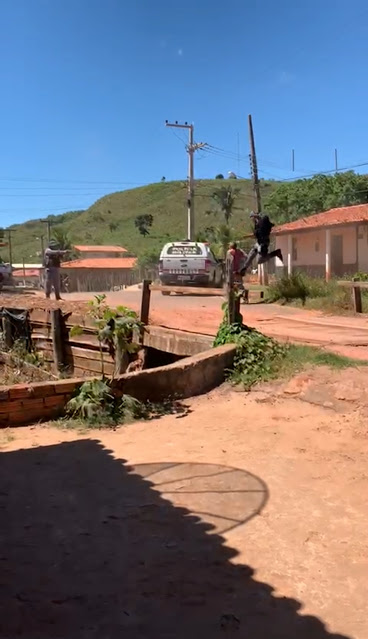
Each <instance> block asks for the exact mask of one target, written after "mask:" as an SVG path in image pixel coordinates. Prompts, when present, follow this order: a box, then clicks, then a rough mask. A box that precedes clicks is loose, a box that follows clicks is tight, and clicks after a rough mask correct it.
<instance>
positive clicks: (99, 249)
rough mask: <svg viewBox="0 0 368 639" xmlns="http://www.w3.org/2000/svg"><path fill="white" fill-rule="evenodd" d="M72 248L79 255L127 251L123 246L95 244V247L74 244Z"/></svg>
mask: <svg viewBox="0 0 368 639" xmlns="http://www.w3.org/2000/svg"><path fill="white" fill-rule="evenodd" d="M74 248H75V249H76V250H77V251H79V252H80V253H126V252H127V250H126V249H125V248H124V247H123V246H108V245H106V246H105V245H104V244H97V245H96V246H92V245H91V246H88V244H78V245H77V244H76V245H75V246H74Z"/></svg>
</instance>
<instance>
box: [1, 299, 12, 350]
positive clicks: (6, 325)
mask: <svg viewBox="0 0 368 639" xmlns="http://www.w3.org/2000/svg"><path fill="white" fill-rule="evenodd" d="M3 332H4V342H5V346H6V348H8V349H9V350H11V349H12V348H13V344H14V336H13V324H12V321H11V317H10V316H9V315H8V313H7V312H6V309H4V313H3Z"/></svg>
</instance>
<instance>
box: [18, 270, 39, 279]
mask: <svg viewBox="0 0 368 639" xmlns="http://www.w3.org/2000/svg"><path fill="white" fill-rule="evenodd" d="M39 275H40V269H39V268H26V269H24V270H23V269H18V270H16V271H13V277H38V276H39Z"/></svg>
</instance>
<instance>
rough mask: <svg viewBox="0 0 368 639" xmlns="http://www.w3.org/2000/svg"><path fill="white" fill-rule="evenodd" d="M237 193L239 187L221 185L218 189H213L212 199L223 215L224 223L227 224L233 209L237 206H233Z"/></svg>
mask: <svg viewBox="0 0 368 639" xmlns="http://www.w3.org/2000/svg"><path fill="white" fill-rule="evenodd" d="M239 193H240V189H238V188H234V187H232V186H222V187H221V188H219V189H215V190H214V191H213V193H212V199H213V200H214V202H215V205H216V208H217V209H219V210H220V211H221V213H222V214H223V215H224V218H225V224H229V221H230V218H231V216H232V215H233V211H234V210H235V209H236V208H238V207H236V206H235V203H236V200H237V198H238V197H239Z"/></svg>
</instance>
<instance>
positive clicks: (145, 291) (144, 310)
mask: <svg viewBox="0 0 368 639" xmlns="http://www.w3.org/2000/svg"><path fill="white" fill-rule="evenodd" d="M150 285H151V280H143V285H142V301H141V313H140V317H139V319H140V321H141V322H142V324H148V320H149V311H150V300H151V289H150Z"/></svg>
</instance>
